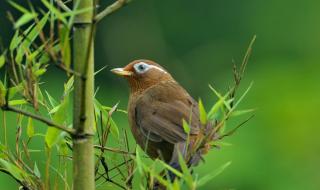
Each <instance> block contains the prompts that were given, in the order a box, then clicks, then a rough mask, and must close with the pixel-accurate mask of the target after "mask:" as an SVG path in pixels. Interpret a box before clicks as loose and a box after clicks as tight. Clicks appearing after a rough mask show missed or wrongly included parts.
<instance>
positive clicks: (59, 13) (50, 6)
mask: <svg viewBox="0 0 320 190" xmlns="http://www.w3.org/2000/svg"><path fill="white" fill-rule="evenodd" d="M41 2H42V3H43V4H44V6H46V7H47V8H48V9H49V12H52V13H53V14H54V15H55V16H56V17H57V18H58V19H59V20H61V21H62V22H63V23H64V24H66V25H67V24H68V22H67V20H66V18H65V17H64V16H63V14H62V13H61V12H60V11H59V10H58V9H56V8H55V7H54V6H53V5H52V4H51V3H49V2H48V1H47V0H41Z"/></svg>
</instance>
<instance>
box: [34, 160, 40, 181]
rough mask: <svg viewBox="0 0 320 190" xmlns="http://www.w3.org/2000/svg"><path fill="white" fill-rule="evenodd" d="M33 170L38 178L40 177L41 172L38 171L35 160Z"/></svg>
mask: <svg viewBox="0 0 320 190" xmlns="http://www.w3.org/2000/svg"><path fill="white" fill-rule="evenodd" d="M33 172H34V174H35V175H36V176H37V177H38V178H41V173H40V171H39V168H38V166H37V162H35V163H34V167H33Z"/></svg>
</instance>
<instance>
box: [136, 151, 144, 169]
mask: <svg viewBox="0 0 320 190" xmlns="http://www.w3.org/2000/svg"><path fill="white" fill-rule="evenodd" d="M141 152H142V150H141V148H140V146H139V145H138V146H137V148H136V162H137V168H138V171H139V173H140V174H141V175H142V174H143V163H142V160H141V156H140V154H141Z"/></svg>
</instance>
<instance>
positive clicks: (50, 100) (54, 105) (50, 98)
mask: <svg viewBox="0 0 320 190" xmlns="http://www.w3.org/2000/svg"><path fill="white" fill-rule="evenodd" d="M45 92H46V94H47V97H48V100H49V102H50V105H51V106H52V107H56V105H57V104H58V103H57V101H56V100H55V99H54V98H53V97H52V96H51V95H50V94H49V93H48V92H47V91H45ZM51 111H52V110H51Z"/></svg>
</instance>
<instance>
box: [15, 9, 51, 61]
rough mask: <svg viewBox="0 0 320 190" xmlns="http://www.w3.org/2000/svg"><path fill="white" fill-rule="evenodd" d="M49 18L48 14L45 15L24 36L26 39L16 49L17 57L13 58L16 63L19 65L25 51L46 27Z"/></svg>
mask: <svg viewBox="0 0 320 190" xmlns="http://www.w3.org/2000/svg"><path fill="white" fill-rule="evenodd" d="M48 18H49V13H47V14H45V15H44V16H43V17H42V19H41V20H40V21H39V22H38V23H37V24H36V25H35V26H34V27H33V28H32V30H31V31H30V32H29V33H28V34H25V35H26V38H25V40H24V41H23V42H22V43H21V45H20V48H18V49H17V56H16V58H15V60H16V62H17V63H21V60H22V57H23V55H24V53H25V51H26V50H27V49H29V47H30V45H31V44H32V43H33V41H34V40H35V39H36V38H37V37H38V35H39V34H40V32H41V31H42V29H43V27H44V26H45V25H46V23H47V21H48Z"/></svg>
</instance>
